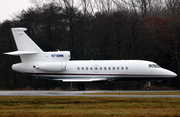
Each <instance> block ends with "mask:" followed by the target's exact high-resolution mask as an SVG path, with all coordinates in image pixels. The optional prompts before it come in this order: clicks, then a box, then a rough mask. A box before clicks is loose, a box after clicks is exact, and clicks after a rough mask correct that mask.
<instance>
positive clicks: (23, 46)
mask: <svg viewBox="0 0 180 117" xmlns="http://www.w3.org/2000/svg"><path fill="white" fill-rule="evenodd" d="M11 30H12V33H13V36H14V40H15V42H16V46H17V49H18V51H14V52H8V53H5V54H8V55H19V56H20V58H21V61H22V62H23V63H26V62H32V61H36V60H38V59H41V58H39V57H38V56H40V55H41V53H43V51H42V50H41V49H40V48H39V47H38V46H37V45H36V44H35V43H34V42H33V40H31V38H30V37H29V36H28V35H27V34H26V33H25V32H24V31H26V28H11Z"/></svg>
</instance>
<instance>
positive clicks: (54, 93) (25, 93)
mask: <svg viewBox="0 0 180 117" xmlns="http://www.w3.org/2000/svg"><path fill="white" fill-rule="evenodd" d="M173 91H174V92H175V91H176V92H177V90H173ZM173 91H169V90H168V91H167V90H163V91H109V90H103V91H51V90H48V91H0V96H85V97H152V98H153V97H164V98H165V97H169V98H180V95H121V93H124V92H173ZM91 93H104V94H106V93H118V94H119V95H92V94H91ZM81 94H86V95H81ZM88 94H90V95H88Z"/></svg>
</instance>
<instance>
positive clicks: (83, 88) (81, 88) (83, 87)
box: [77, 83, 85, 91]
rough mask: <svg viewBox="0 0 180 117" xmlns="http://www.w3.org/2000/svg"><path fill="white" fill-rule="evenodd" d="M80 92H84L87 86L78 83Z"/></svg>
mask: <svg viewBox="0 0 180 117" xmlns="http://www.w3.org/2000/svg"><path fill="white" fill-rule="evenodd" d="M77 88H78V90H79V91H84V90H85V84H84V83H78V87H77Z"/></svg>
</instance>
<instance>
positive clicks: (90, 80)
mask: <svg viewBox="0 0 180 117" xmlns="http://www.w3.org/2000/svg"><path fill="white" fill-rule="evenodd" d="M62 81H63V82H94V81H107V79H106V78H89V79H62Z"/></svg>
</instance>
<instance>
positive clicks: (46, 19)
mask: <svg viewBox="0 0 180 117" xmlns="http://www.w3.org/2000/svg"><path fill="white" fill-rule="evenodd" d="M33 3H34V4H35V6H36V7H32V8H29V9H27V10H23V11H22V12H21V13H20V14H18V15H16V16H14V18H13V20H6V21H4V22H2V23H0V41H1V43H0V44H1V45H0V60H1V63H0V71H1V74H0V89H23V88H25V87H31V88H32V89H54V88H55V87H60V88H61V89H69V83H61V82H55V81H50V80H43V79H39V78H38V79H35V78H34V77H32V76H27V75H24V74H20V73H17V72H14V71H12V70H11V65H12V64H13V63H17V62H20V59H19V57H14V56H7V55H3V53H5V52H9V51H15V50H17V49H16V46H15V42H14V39H13V37H12V33H11V28H12V27H26V28H27V29H28V30H27V31H26V33H27V34H28V35H29V36H30V37H31V38H32V39H33V40H34V41H35V42H36V43H37V44H38V45H39V46H40V47H41V48H42V50H44V51H53V50H56V49H59V50H69V51H70V52H71V60H79V59H80V60H122V59H124V60H129V59H132V60H133V59H138V60H149V61H154V62H156V63H158V64H159V65H160V66H161V67H163V68H166V69H169V70H172V71H174V72H175V73H177V74H178V77H177V78H175V79H172V80H168V81H163V82H162V83H156V82H153V83H152V85H156V86H167V87H172V88H174V89H179V88H180V79H179V78H180V77H179V74H180V68H179V67H180V60H179V57H180V52H179V51H180V45H179V41H180V33H179V31H180V16H179V15H180V12H179V10H180V9H179V8H180V7H179V5H180V4H179V2H178V1H172V0H165V1H164V2H163V3H162V1H161V0H129V1H128V2H127V1H125V0H79V2H77V1H76V0H74V1H73V0H62V1H60V0H53V1H49V3H47V4H43V5H41V4H40V3H39V2H38V1H37V0H33ZM139 67H140V66H139ZM143 86H144V82H143V83H138V84H136V83H134V82H133V83H131V82H130V83H129V82H123V83H122V82H119V83H115V84H108V85H107V84H103V83H102V84H101V83H98V84H96V83H94V84H93V83H92V84H91V83H90V84H87V86H86V87H87V88H89V89H105V88H107V87H108V88H110V89H141V88H142V87H143ZM73 87H76V84H73Z"/></svg>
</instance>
